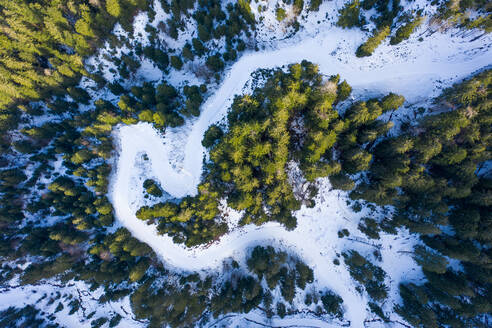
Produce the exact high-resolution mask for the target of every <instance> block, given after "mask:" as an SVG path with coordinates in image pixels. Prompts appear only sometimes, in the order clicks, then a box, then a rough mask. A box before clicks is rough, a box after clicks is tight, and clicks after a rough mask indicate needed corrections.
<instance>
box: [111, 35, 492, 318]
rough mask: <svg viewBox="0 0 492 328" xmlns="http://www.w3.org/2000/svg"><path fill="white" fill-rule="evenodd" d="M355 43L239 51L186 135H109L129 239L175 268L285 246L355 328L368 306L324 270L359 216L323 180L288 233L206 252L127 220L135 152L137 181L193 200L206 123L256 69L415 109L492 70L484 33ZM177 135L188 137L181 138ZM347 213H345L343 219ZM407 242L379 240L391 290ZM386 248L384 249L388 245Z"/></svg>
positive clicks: (239, 234) (245, 236) (247, 233)
mask: <svg viewBox="0 0 492 328" xmlns="http://www.w3.org/2000/svg"><path fill="white" fill-rule="evenodd" d="M361 39H362V36H361V34H360V32H357V31H346V30H340V29H331V30H329V31H326V33H323V34H319V35H317V36H316V37H315V38H311V39H306V40H303V41H301V42H299V43H295V44H292V42H289V41H285V43H284V44H281V45H280V46H279V48H278V49H277V50H269V51H263V52H257V53H250V54H247V55H244V56H243V57H241V58H240V59H239V61H238V62H236V63H235V64H234V65H233V66H232V67H231V68H230V69H229V70H228V71H227V76H226V78H225V79H224V81H223V83H222V84H221V86H220V87H219V89H218V90H217V91H216V92H215V94H214V95H213V96H211V97H210V98H209V99H208V100H207V101H206V103H205V104H204V105H203V106H202V108H201V115H200V117H199V118H198V120H197V121H195V122H194V123H193V124H192V125H187V126H186V127H185V129H186V128H189V129H190V130H189V131H186V132H187V133H181V132H182V131H181V132H180V131H179V130H178V131H173V132H168V133H167V134H166V136H165V137H164V136H162V135H160V134H159V133H158V132H157V131H156V130H155V129H153V128H152V126H151V125H150V124H146V123H139V124H136V125H132V126H120V127H119V128H118V129H117V130H116V131H115V136H116V140H117V143H118V149H119V156H118V158H117V163H116V170H115V172H114V174H113V178H112V181H111V187H110V199H111V201H112V203H113V206H114V208H115V214H116V218H117V220H118V221H119V222H120V223H121V225H123V226H125V227H126V228H127V229H128V230H129V231H131V233H132V234H133V235H134V236H135V237H136V238H138V239H139V240H141V241H144V242H146V243H147V244H148V245H149V246H151V247H152V248H153V249H154V251H155V252H156V253H157V254H158V255H159V256H160V257H161V258H162V259H163V260H164V261H166V262H167V263H168V264H170V265H172V266H175V267H177V268H181V269H183V270H201V269H209V268H217V267H219V266H220V265H221V263H222V261H223V259H224V258H227V257H230V256H234V255H236V256H237V257H240V256H241V254H242V253H241V252H242V251H243V250H244V248H245V247H247V246H249V245H251V244H252V243H257V242H259V241H262V240H263V241H264V240H269V241H270V240H272V241H275V242H276V243H280V244H282V245H283V246H284V247H292V249H294V250H295V252H296V253H298V254H299V256H301V257H302V258H303V260H304V261H305V262H306V263H307V264H308V265H310V266H312V267H313V269H314V271H315V278H316V279H317V281H318V282H319V283H320V284H321V285H322V286H327V287H329V288H331V289H332V290H333V291H335V292H337V293H338V294H339V295H340V296H341V297H342V298H343V299H344V304H345V307H346V319H347V320H350V322H351V323H352V326H353V327H363V321H364V320H365V319H366V300H364V298H363V296H361V295H360V294H359V293H357V292H356V291H355V289H354V288H355V286H354V284H353V283H352V281H351V279H350V276H349V275H348V272H347V270H344V269H343V268H342V266H335V265H333V264H332V261H333V259H334V258H335V257H336V254H337V252H338V253H339V252H340V251H342V250H343V249H344V248H346V246H345V244H344V243H346V242H347V241H345V240H344V239H343V240H342V239H339V238H338V237H337V231H338V230H339V229H341V228H342V227H343V228H349V230H351V232H354V233H357V221H358V218H360V216H361V214H363V213H358V214H354V213H352V212H351V210H350V209H349V208H348V207H347V205H346V204H345V202H344V201H343V199H344V195H340V194H339V193H338V192H336V191H330V190H329V185H328V184H327V183H326V182H325V189H324V191H322V193H321V194H320V197H321V199H319V200H318V205H317V206H316V207H315V208H314V209H305V208H303V209H302V210H301V211H299V213H297V215H296V216H297V217H298V227H297V228H296V229H295V230H294V231H290V232H288V231H285V229H284V228H283V227H281V226H279V225H278V224H274V223H268V224H265V225H263V226H261V227H256V226H246V227H243V228H241V229H235V230H233V231H232V232H231V233H229V234H228V235H226V236H224V237H223V238H222V239H221V240H220V241H219V242H217V243H214V244H212V245H210V246H209V247H207V248H194V249H189V248H186V247H183V246H181V245H177V244H174V243H173V242H172V239H171V238H169V237H168V236H159V235H157V233H156V229H155V227H154V226H149V225H147V224H146V223H145V222H143V221H140V220H138V219H137V218H136V216H135V212H136V210H137V209H138V208H139V207H140V206H142V204H143V203H144V201H145V200H144V199H143V194H142V184H141V181H142V177H141V175H142V172H141V171H142V168H141V167H140V168H138V167H137V165H136V159H137V158H138V156H141V154H142V153H146V154H147V156H148V158H149V161H148V163H149V167H148V168H147V169H145V172H144V173H145V175H146V176H149V177H154V178H156V179H157V180H158V181H159V182H160V183H161V186H162V187H163V189H164V190H165V191H167V192H168V193H169V194H170V195H172V196H174V197H182V196H185V195H189V194H191V195H193V194H195V193H196V187H197V185H198V183H199V179H200V174H201V170H202V158H203V154H204V149H203V147H202V145H201V140H202V137H203V133H204V132H205V130H206V129H207V127H208V126H209V125H210V124H212V123H214V122H216V121H218V120H220V119H221V118H222V117H223V116H224V114H225V113H226V111H227V109H228V108H229V106H230V105H231V103H232V100H233V97H234V95H236V94H239V93H241V92H242V90H243V87H244V86H245V84H246V83H247V81H248V80H249V79H250V75H251V73H252V72H254V71H255V70H257V69H259V68H273V67H277V66H281V65H286V64H290V63H295V62H300V61H302V60H304V59H306V60H309V61H312V62H314V63H317V64H319V67H320V71H321V72H322V73H324V74H327V75H330V74H337V73H339V74H340V75H341V77H342V79H346V80H347V82H348V83H349V84H350V85H352V87H353V88H354V91H355V92H356V94H364V93H365V92H379V93H387V92H390V91H391V92H395V93H398V94H402V95H404V96H405V98H406V99H407V100H408V101H409V102H412V103H414V102H418V101H421V100H423V99H427V98H429V97H434V96H436V95H438V94H439V93H440V88H441V87H447V86H450V85H451V84H452V83H453V82H454V81H458V80H460V79H462V78H464V77H466V76H467V75H469V74H471V73H473V72H474V71H476V70H478V69H481V68H483V67H485V66H487V65H490V64H492V49H491V46H490V45H491V44H492V41H491V40H492V37H490V36H484V37H482V38H481V39H478V40H475V41H472V38H471V37H469V38H467V39H462V38H461V37H455V36H452V35H451V33H446V34H440V33H435V34H433V35H432V36H429V37H427V38H425V39H424V40H423V41H422V42H419V41H417V40H415V39H412V40H410V41H409V42H404V43H402V45H401V46H399V47H390V46H388V45H383V46H381V47H380V48H378V49H377V51H376V52H375V53H374V55H373V56H372V57H369V58H365V59H360V58H356V57H355V56H354V52H355V49H356V47H357V45H358V44H360V42H361ZM183 135H186V136H187V140H185V141H183V140H180V139H182V138H183ZM165 143H166V144H165ZM173 143H179V144H183V145H184V147H183V148H182V151H183V152H184V155H183V156H182V157H183V161H182V162H181V163H179V167H180V168H179V169H178V170H176V169H175V168H174V167H173V164H172V163H171V162H172V161H171V160H170V158H171V157H173V156H174V157H175V155H176V154H170V145H171V144H173ZM347 213H348V214H350V215H351V217H348V218H347ZM347 219H348V220H347ZM407 237H408V236H405V235H400V236H398V237H394V236H391V238H390V237H389V236H387V237H383V238H382V241H381V242H382V245H383V246H382V254H383V268H384V269H385V270H386V271H387V272H388V274H389V276H390V277H391V280H392V281H393V283H394V284H398V282H399V281H400V278H401V277H402V276H404V275H409V274H410V273H409V270H410V268H411V267H412V266H413V262H412V260H411V259H410V258H409V257H408V256H406V255H401V254H398V253H397V251H399V250H404V249H410V247H411V242H408V241H406V240H407V239H408V238H407ZM405 238H407V239H405ZM386 239H387V240H386ZM390 244H391V245H392V247H388V245H390ZM351 248H353V247H351ZM393 287H395V286H392V290H394V288H393Z"/></svg>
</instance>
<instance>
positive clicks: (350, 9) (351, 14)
mask: <svg viewBox="0 0 492 328" xmlns="http://www.w3.org/2000/svg"><path fill="white" fill-rule="evenodd" d="M364 24H365V22H364V18H363V17H362V16H361V13H360V2H359V0H354V1H352V2H349V3H347V4H345V6H344V7H343V8H342V9H340V10H339V17H338V21H337V25H338V26H341V27H343V28H351V27H356V26H357V27H362V26H363V25H364Z"/></svg>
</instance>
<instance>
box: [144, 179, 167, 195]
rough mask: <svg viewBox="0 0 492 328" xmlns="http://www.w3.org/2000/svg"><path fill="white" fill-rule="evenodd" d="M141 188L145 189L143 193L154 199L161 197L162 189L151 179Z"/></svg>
mask: <svg viewBox="0 0 492 328" xmlns="http://www.w3.org/2000/svg"><path fill="white" fill-rule="evenodd" d="M143 187H144V188H145V191H146V192H147V193H148V194H150V195H152V196H155V197H161V196H162V189H161V187H160V186H159V185H158V184H157V182H155V181H154V180H152V179H147V180H145V181H144V183H143Z"/></svg>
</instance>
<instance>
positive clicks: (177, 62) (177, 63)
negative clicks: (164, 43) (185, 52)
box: [171, 56, 183, 71]
mask: <svg viewBox="0 0 492 328" xmlns="http://www.w3.org/2000/svg"><path fill="white" fill-rule="evenodd" d="M171 66H172V67H174V68H175V69H177V70H178V71H179V70H180V69H181V68H182V67H183V61H182V60H181V58H179V57H178V56H171Z"/></svg>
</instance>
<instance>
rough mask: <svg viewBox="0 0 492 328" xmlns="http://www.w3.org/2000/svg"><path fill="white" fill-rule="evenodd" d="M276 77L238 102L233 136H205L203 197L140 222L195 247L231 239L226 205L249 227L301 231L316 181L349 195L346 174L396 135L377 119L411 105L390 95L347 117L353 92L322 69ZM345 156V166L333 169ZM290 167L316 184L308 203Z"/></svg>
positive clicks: (217, 130) (154, 209)
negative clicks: (300, 219)
mask: <svg viewBox="0 0 492 328" xmlns="http://www.w3.org/2000/svg"><path fill="white" fill-rule="evenodd" d="M269 74H270V75H271V76H270V77H269V78H268V80H267V82H266V83H265V86H264V87H263V88H261V89H257V90H255V92H253V94H252V95H244V96H240V97H237V98H236V99H235V100H234V103H233V104H232V106H231V109H230V111H229V112H228V115H227V132H224V131H223V128H221V127H220V126H217V125H212V126H211V127H210V128H209V130H208V131H207V132H206V133H205V136H204V139H203V142H202V143H203V144H204V145H205V146H207V148H209V152H210V161H209V162H208V163H207V167H206V175H205V177H204V178H203V182H202V183H201V184H200V185H199V187H198V195H197V196H194V197H191V196H188V197H186V198H184V199H182V200H180V202H179V204H176V202H174V201H167V202H165V203H158V204H156V205H153V206H144V207H142V208H140V209H139V210H138V212H137V217H138V218H140V219H142V220H154V219H157V224H158V230H159V232H160V233H162V234H169V235H171V236H173V238H174V241H175V242H184V243H185V244H186V245H187V246H194V245H197V244H201V243H206V242H209V241H211V240H214V239H216V238H218V237H219V236H220V235H222V234H224V233H226V232H227V226H226V225H225V223H224V222H222V220H221V217H220V211H219V203H220V200H221V199H222V198H225V199H226V200H227V204H228V206H230V207H232V208H233V209H235V210H239V211H241V210H243V211H244V214H243V215H242V217H241V220H240V224H241V225H246V224H250V223H254V224H256V225H261V224H263V223H265V222H268V221H277V222H280V223H282V224H283V225H284V226H285V227H286V228H287V229H290V230H292V229H294V228H295V227H296V225H297V223H296V219H295V217H294V216H293V214H292V213H293V211H295V210H298V209H300V206H301V205H302V204H306V205H308V206H314V197H315V196H316V194H317V190H316V185H315V183H314V181H315V180H316V178H319V177H326V176H331V177H332V180H333V182H334V183H335V185H336V186H337V187H339V188H342V189H343V188H345V189H347V188H350V186H352V185H353V181H352V180H351V179H350V177H349V176H348V174H346V173H345V172H347V173H352V174H353V173H356V172H358V171H362V170H365V169H367V168H368V167H369V162H370V161H371V158H372V155H371V154H370V153H369V152H367V151H366V150H365V149H364V148H363V145H364V144H367V143H368V142H374V141H375V140H376V139H377V137H378V136H380V135H382V134H384V133H385V132H386V131H387V130H388V129H389V128H390V127H391V124H390V123H385V122H382V121H379V120H377V118H378V117H379V116H380V115H382V114H383V113H384V112H386V111H390V110H395V109H397V108H398V107H399V106H401V105H402V103H403V101H404V99H403V97H401V96H398V95H395V94H389V95H387V96H385V97H383V98H381V99H370V100H368V101H363V102H357V103H355V104H354V105H353V106H352V107H350V108H349V109H348V110H347V112H346V113H345V114H344V116H342V117H341V116H339V114H338V112H337V110H336V105H337V104H338V103H339V102H341V101H343V100H345V99H347V97H349V95H350V92H351V87H350V86H349V85H348V84H347V82H345V81H343V82H342V81H340V77H339V76H332V77H331V78H330V79H329V80H326V81H323V78H322V76H321V75H320V73H319V72H318V67H317V66H316V65H314V64H312V63H309V62H306V61H304V62H302V63H300V64H295V65H291V66H289V70H288V72H287V73H286V72H283V71H281V70H277V71H273V72H271V73H269ZM358 129H360V130H361V131H362V132H361V133H360V137H359V138H358V139H357V138H354V137H353V136H354V133H357V130H358ZM342 150H344V151H343V152H342ZM338 152H341V153H342V154H341V156H340V158H339V160H338V161H333V160H332V158H333V155H334V154H336V153H338ZM289 162H296V163H298V164H299V166H300V168H301V170H302V172H303V173H304V175H305V177H306V179H307V180H309V181H311V182H313V183H312V184H311V186H310V187H309V190H310V192H309V194H308V195H304V196H303V197H302V198H299V197H297V198H296V196H295V195H294V193H293V189H292V181H289V174H288V173H289V172H288V163H289ZM342 170H343V172H342Z"/></svg>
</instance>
